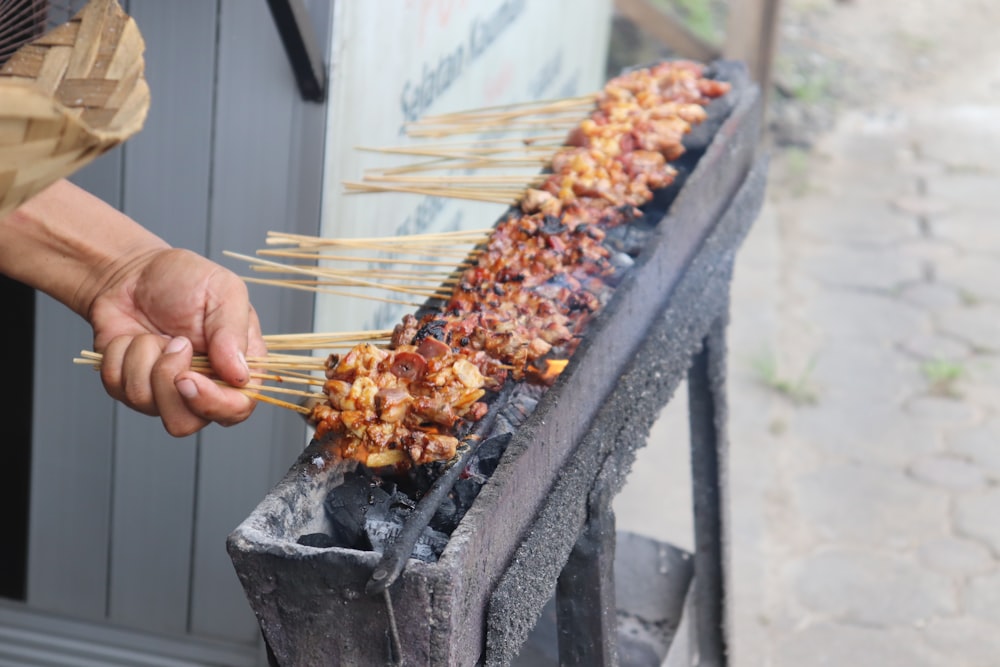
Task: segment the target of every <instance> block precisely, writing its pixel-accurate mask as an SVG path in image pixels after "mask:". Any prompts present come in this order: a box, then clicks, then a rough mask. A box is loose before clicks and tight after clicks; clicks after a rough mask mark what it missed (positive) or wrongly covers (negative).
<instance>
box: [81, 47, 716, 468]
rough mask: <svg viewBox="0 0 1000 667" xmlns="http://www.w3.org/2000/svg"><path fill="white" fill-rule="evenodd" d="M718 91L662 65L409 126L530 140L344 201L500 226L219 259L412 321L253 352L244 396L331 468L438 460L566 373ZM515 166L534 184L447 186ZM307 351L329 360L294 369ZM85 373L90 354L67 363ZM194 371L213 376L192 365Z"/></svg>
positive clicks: (451, 146) (501, 142) (369, 183)
mask: <svg viewBox="0 0 1000 667" xmlns="http://www.w3.org/2000/svg"><path fill="white" fill-rule="evenodd" d="M727 91H728V84H726V83H724V82H720V81H715V80H713V79H711V78H707V77H706V76H704V68H703V67H702V66H701V65H699V64H696V63H691V62H686V61H676V62H666V63H661V64H659V65H656V66H653V67H651V68H647V69H641V70H636V71H633V72H629V73H627V74H623V75H622V76H619V77H616V78H615V79H612V80H611V81H610V82H609V83H608V84H607V85H606V86H605V87H604V89H603V90H602V91H601V92H600V93H598V94H595V95H589V96H584V97H579V98H573V99H570V100H559V101H550V102H536V103H530V104H523V105H513V106H508V107H496V108H490V109H483V110H478V111H474V112H467V113H458V114H446V115H443V116H436V117H432V118H425V119H422V120H421V121H418V122H416V123H414V124H411V125H410V126H409V128H408V132H409V133H410V134H411V135H412V136H414V137H430V138H435V139H441V138H443V137H450V136H457V135H463V134H481V133H484V132H489V133H491V135H494V134H496V133H497V132H498V131H499V130H501V129H504V130H508V131H517V132H525V131H528V132H530V133H531V134H530V137H529V138H527V139H524V138H521V139H518V140H515V141H511V140H505V139H495V138H494V139H490V140H486V141H478V142H473V143H465V144H462V143H458V142H452V141H438V142H437V143H433V144H421V145H414V146H404V147H398V148H384V149H377V150H379V151H380V152H383V153H390V154H396V155H403V156H406V157H408V158H409V159H412V160H413V161H412V162H410V163H408V164H404V165H402V166H396V167H392V168H388V169H378V170H371V171H369V172H366V174H365V176H364V178H363V180H361V181H357V182H349V183H346V184H345V185H346V188H347V191H348V192H350V193H367V192H405V193H416V194H423V195H432V196H441V197H456V198H462V199H472V200H478V201H492V202H501V203H505V204H509V205H510V206H511V209H510V210H509V212H508V213H507V214H506V215H505V216H504V217H503V218H502V219H501V220H500V222H498V223H497V225H496V226H495V227H494V228H492V229H489V230H478V231H472V232H452V233H441V234H429V235H420V236H412V237H392V238H388V239H376V238H367V239H323V238H317V237H307V236H296V235H291V234H283V233H277V232H273V233H271V234H269V235H268V238H267V245H268V248H266V249H263V250H260V251H258V253H257V255H256V256H253V257H251V256H245V255H236V254H233V253H228V254H230V256H233V257H236V258H238V259H241V260H243V261H246V262H248V264H249V265H250V266H251V268H252V269H253V270H254V272H255V273H257V274H265V275H268V276H269V277H266V278H265V277H254V278H247V280H248V281H249V282H253V283H261V284H266V285H275V286H281V287H284V288H289V289H297V290H308V291H313V292H317V293H329V294H338V295H350V296H358V295H366V298H371V299H375V300H381V301H390V302H393V303H402V304H405V305H408V306H413V307H414V308H419V309H420V311H419V312H421V313H423V314H422V315H421V316H420V317H417V316H416V315H406V316H404V317H403V320H402V322H400V323H399V324H398V325H397V326H396V327H395V328H394V329H393V330H392V331H370V332H353V333H351V334H337V335H325V334H301V335H286V336H271V337H267V338H266V342H267V344H268V349H269V351H270V353H269V354H268V355H267V356H266V357H262V358H257V359H248V362H249V365H250V367H251V370H252V372H253V375H252V378H253V380H254V381H255V382H256V383H257V384H256V385H255V386H254V387H251V388H245V389H243V391H245V392H247V393H248V394H249V395H251V396H253V397H254V398H257V399H258V400H262V401H265V402H269V403H273V404H276V405H280V406H282V407H286V408H288V409H292V410H296V411H298V412H301V413H303V414H306V415H307V416H308V417H309V419H310V421H311V422H312V423H313V424H315V428H316V437H317V438H324V437H327V438H328V440H329V442H330V447H331V448H332V449H334V451H335V454H336V455H338V456H340V457H342V458H345V459H355V460H357V461H360V462H361V463H364V464H365V465H367V466H369V467H381V466H396V467H398V468H406V467H409V466H413V465H420V464H424V463H429V462H433V461H439V460H449V459H451V458H453V457H454V456H455V453H456V450H457V448H458V446H459V440H458V438H457V437H456V436H455V433H456V428H457V427H458V426H459V425H460V424H463V423H468V422H471V421H476V420H478V419H481V418H482V417H483V416H484V415H485V414H486V413H487V411H488V407H487V405H486V403H485V402H484V397H485V396H486V395H487V393H488V392H495V391H497V390H498V389H499V388H500V387H502V386H503V385H504V383H506V382H508V381H511V380H514V381H526V382H533V383H538V384H542V385H545V384H550V383H551V382H553V381H554V379H555V377H556V376H557V375H558V373H559V372H560V371H561V369H562V368H564V367H565V365H566V361H567V359H568V358H569V357H570V355H572V353H573V351H574V349H575V347H576V345H577V343H578V342H579V339H580V337H581V336H582V335H583V333H584V330H585V329H586V326H587V323H588V322H589V321H590V320H591V319H592V318H593V316H594V315H595V314H596V313H597V312H598V310H599V309H600V308H601V306H602V304H603V303H604V302H606V301H607V299H608V298H610V293H611V291H612V290H613V280H612V279H611V276H612V275H613V274H614V273H615V271H616V266H615V263H614V261H613V257H612V253H611V252H610V250H609V249H608V248H607V247H606V246H605V245H604V244H603V243H602V242H603V241H604V239H605V236H606V234H607V233H608V231H609V230H611V229H613V228H615V227H617V226H619V225H622V224H625V223H628V222H629V221H630V220H633V219H635V218H637V217H638V216H640V215H641V211H640V210H639V207H640V206H642V205H643V204H646V203H647V202H649V201H650V200H651V199H652V198H653V191H654V190H656V189H659V188H663V187H666V186H667V185H669V184H670V183H671V182H672V181H673V179H674V177H675V175H676V170H675V169H674V168H673V167H671V165H670V161H672V160H675V159H676V158H678V157H679V156H680V155H681V154H682V153H683V151H684V147H683V145H682V140H683V137H684V135H685V133H687V132H688V131H689V130H690V129H691V127H692V125H693V124H696V123H699V122H701V121H702V120H704V119H705V118H706V116H707V114H706V111H705V106H707V105H708V104H709V103H710V102H711V101H712V100H713V99H715V98H717V97H720V96H722V95H724V94H725V93H726V92H727ZM369 150H375V149H369ZM526 167H528V168H533V169H534V170H535V171H534V172H533V173H530V174H525V175H509V174H508V175H503V176H497V175H488V174H483V173H478V174H477V175H474V176H469V175H454V173H455V172H456V171H468V170H472V169H475V170H482V171H483V172H485V171H487V170H495V169H508V170H509V169H511V168H526ZM539 168H542V171H541V173H539V171H538V169H539ZM437 172H443V173H440V174H439V173H437ZM359 252H369V253H374V254H375V256H374V257H372V256H364V257H362V256H359V254H358V253H359ZM359 262H363V264H359ZM331 263H336V264H335V266H336V267H337V268H334V267H331V266H330V264H331ZM400 264H406V265H408V266H409V267H411V268H407V269H405V270H404V269H401V268H398V265H400ZM379 266H384V268H372V267H379ZM359 267H365V270H364V271H363V273H361V272H359V270H358V269H359ZM279 275H283V276H290V277H277V276H279ZM373 289H378V290H380V292H379V293H372V292H371V290H373ZM384 290H388V291H389V292H390V293H392V294H393V295H394V296H383V295H382V291H384ZM315 350H334V352H333V353H332V354H328V355H323V356H311V355H302V354H297V353H301V352H310V351H315ZM99 362H100V360H99V357H98V356H96V355H93V354H92V353H91V354H85V355H82V358H81V363H90V364H99ZM195 367H196V369H197V370H201V371H203V372H206V373H207V374H211V371H210V368H209V367H208V365H207V361H206V360H204V359H198V360H197V361H196V365H195ZM289 385H296V387H302V388H296V387H292V386H289ZM272 394H274V395H277V396H281V397H282V398H275V397H274V396H272ZM286 399H287V400H286Z"/></svg>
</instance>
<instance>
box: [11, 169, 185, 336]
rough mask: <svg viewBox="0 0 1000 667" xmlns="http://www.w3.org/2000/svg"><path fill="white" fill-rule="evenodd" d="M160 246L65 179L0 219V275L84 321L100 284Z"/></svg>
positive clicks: (162, 245) (161, 243)
mask: <svg viewBox="0 0 1000 667" xmlns="http://www.w3.org/2000/svg"><path fill="white" fill-rule="evenodd" d="M168 247H169V246H168V245H167V243H166V242H164V241H163V240H162V239H160V238H159V237H157V236H156V235H154V234H152V233H151V232H149V231H147V230H146V229H144V228H143V227H142V226H141V225H139V224H137V223H136V222H134V221H133V220H132V219H131V218H129V217H128V216H126V215H124V214H123V213H121V212H120V211H117V210H115V209H114V208H113V207H111V206H109V205H108V204H106V203H104V202H103V201H101V200H100V199H98V198H97V197H94V196H92V195H90V194H88V193H87V192H85V191H84V190H82V189H80V188H78V187H76V186H75V185H73V184H71V183H69V182H68V181H65V180H63V181H59V182H57V183H55V184H54V185H52V186H50V187H49V188H47V189H45V190H43V191H42V192H40V193H38V194H37V195H35V196H34V197H32V198H31V199H30V200H28V201H27V202H26V203H25V204H24V205H22V206H21V207H20V208H18V209H17V210H16V211H14V212H13V213H11V214H10V215H8V216H7V217H5V218H2V219H0V273H4V274H6V275H8V276H10V277H11V278H14V279H15V280H19V281H21V282H23V283H25V284H27V285H30V286H32V287H34V288H36V289H39V290H41V291H43V292H45V293H46V294H48V295H50V296H52V297H53V298H55V299H57V300H58V301H60V302H62V303H63V304H65V305H66V306H68V307H69V308H71V309H73V310H74V311H75V312H76V313H78V314H79V315H81V316H83V317H85V318H87V317H89V311H90V307H91V305H92V303H93V300H94V298H95V296H96V295H97V294H99V293H100V292H101V290H102V289H103V286H104V285H106V284H108V283H109V282H111V281H113V280H114V279H115V276H117V275H119V274H120V273H121V272H122V271H126V270H127V269H128V267H129V266H130V265H132V264H134V263H135V262H137V261H141V260H142V259H143V258H145V257H146V256H148V255H149V254H150V253H153V252H156V251H159V250H163V249H165V248H168Z"/></svg>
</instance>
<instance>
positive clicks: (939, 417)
mask: <svg viewBox="0 0 1000 667" xmlns="http://www.w3.org/2000/svg"><path fill="white" fill-rule="evenodd" d="M906 412H907V413H908V414H909V415H910V416H911V417H912V418H914V419H916V420H918V421H920V422H921V423H923V424H924V425H925V426H928V427H932V428H933V427H942V428H955V427H963V426H973V425H975V424H976V423H977V422H978V421H980V420H981V419H982V417H983V414H982V411H981V410H980V409H979V408H978V407H976V406H975V405H973V404H972V403H970V402H968V401H962V400H958V399H956V398H949V397H946V396H917V397H914V398H911V399H909V400H907V401H906Z"/></svg>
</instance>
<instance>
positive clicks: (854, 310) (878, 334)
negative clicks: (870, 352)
mask: <svg viewBox="0 0 1000 667" xmlns="http://www.w3.org/2000/svg"><path fill="white" fill-rule="evenodd" d="M802 312H803V314H804V316H805V317H806V318H808V319H809V320H810V321H811V322H813V323H814V325H815V326H816V327H817V328H819V329H820V330H821V331H823V332H824V334H826V335H827V336H829V337H831V338H851V339H862V340H865V341H874V342H889V343H894V342H897V341H899V340H900V339H903V338H905V337H907V336H908V335H909V334H910V333H912V332H913V331H919V330H924V331H929V330H930V319H929V317H928V316H927V315H925V314H924V313H923V312H921V311H920V310H919V309H917V308H915V307H914V306H911V305H909V304H908V303H906V302H904V301H902V300H900V299H892V298H889V297H887V296H882V295H878V294H867V293H863V292H851V291H846V290H828V291H825V292H821V293H820V294H819V295H818V296H817V298H815V299H812V300H811V301H810V302H809V303H807V304H805V305H804V306H803V307H802Z"/></svg>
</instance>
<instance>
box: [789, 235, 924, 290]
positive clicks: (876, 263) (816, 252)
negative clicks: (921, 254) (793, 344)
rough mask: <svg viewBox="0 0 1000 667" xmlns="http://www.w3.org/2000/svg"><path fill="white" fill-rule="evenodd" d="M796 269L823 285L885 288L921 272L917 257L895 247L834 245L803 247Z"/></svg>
mask: <svg viewBox="0 0 1000 667" xmlns="http://www.w3.org/2000/svg"><path fill="white" fill-rule="evenodd" d="M795 268H796V273H797V274H798V273H802V274H805V275H809V276H812V277H813V278H815V279H816V280H817V281H819V282H820V283H821V284H823V285H827V286H831V287H856V288H863V289H881V290H886V291H889V290H892V289H895V288H896V287H898V286H901V285H904V284H906V283H911V282H916V281H918V280H920V278H921V276H922V275H923V274H922V268H921V261H920V259H919V258H916V257H912V256H907V255H903V254H901V253H900V252H899V251H898V250H895V249H882V248H845V247H842V246H835V245H822V246H812V247H810V248H809V249H808V250H806V249H803V250H802V251H801V254H800V256H799V257H798V258H797V260H796V262H795Z"/></svg>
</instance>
